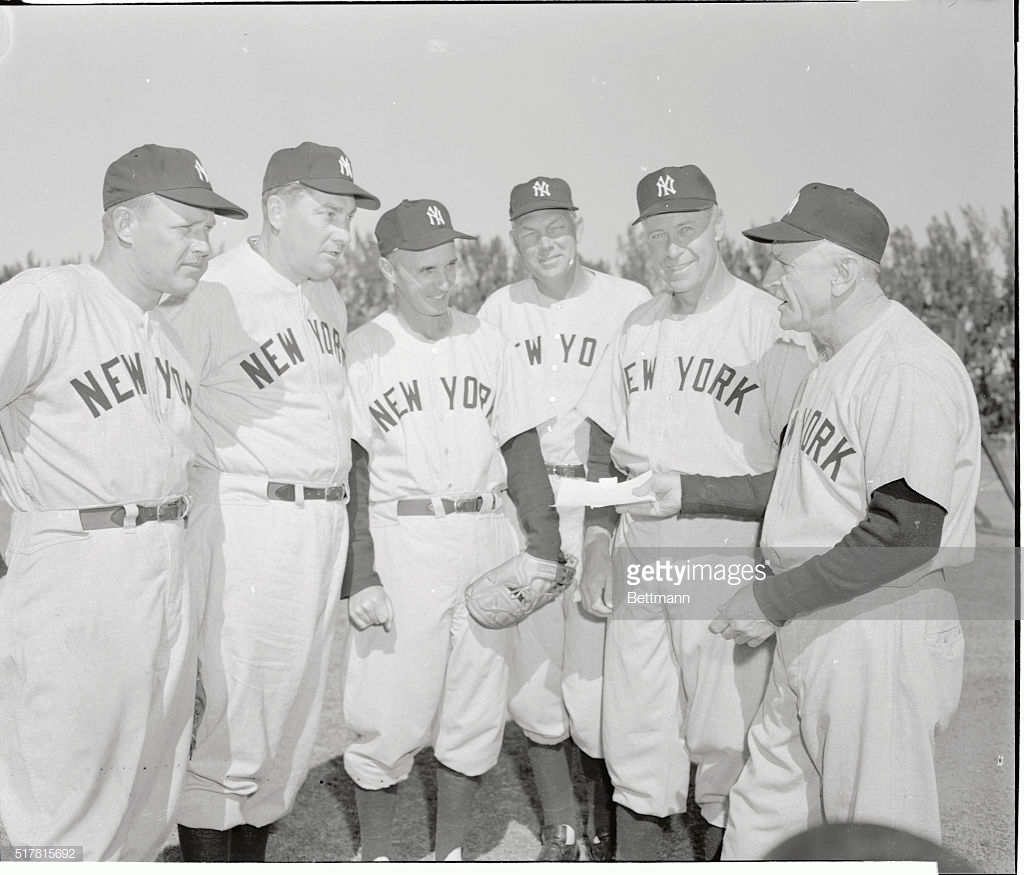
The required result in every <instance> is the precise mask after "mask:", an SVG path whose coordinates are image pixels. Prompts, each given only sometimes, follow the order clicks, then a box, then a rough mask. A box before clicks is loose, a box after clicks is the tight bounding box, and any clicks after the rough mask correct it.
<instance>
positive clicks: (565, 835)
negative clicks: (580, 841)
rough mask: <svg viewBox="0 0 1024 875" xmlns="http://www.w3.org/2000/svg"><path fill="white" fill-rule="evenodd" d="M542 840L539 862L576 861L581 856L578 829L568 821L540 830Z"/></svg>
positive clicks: (538, 856)
mask: <svg viewBox="0 0 1024 875" xmlns="http://www.w3.org/2000/svg"><path fill="white" fill-rule="evenodd" d="M540 841H541V849H540V853H539V854H538V855H537V862H538V863H575V862H577V861H578V860H579V858H580V849H579V847H578V846H577V845H576V830H574V829H573V828H572V827H571V826H569V825H568V824H567V823H560V824H559V825H558V826H546V827H544V828H543V829H542V830H541V831H540Z"/></svg>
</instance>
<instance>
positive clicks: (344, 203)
mask: <svg viewBox="0 0 1024 875" xmlns="http://www.w3.org/2000/svg"><path fill="white" fill-rule="evenodd" d="M275 199H276V202H275ZM267 210H268V216H270V217H271V221H272V222H273V224H274V225H275V227H276V228H277V231H278V234H279V240H280V251H281V257H282V259H283V260H284V261H285V263H286V267H287V274H286V275H287V276H288V278H289V279H291V280H292V282H296V283H298V282H302V281H303V280H306V279H313V280H323V279H327V278H328V277H330V276H332V275H333V274H334V272H335V271H336V270H337V269H338V263H339V262H340V261H341V255H342V252H344V250H345V247H346V246H347V245H348V242H349V239H350V238H351V233H350V229H351V227H352V219H353V217H354V216H355V214H356V201H355V198H353V197H352V196H351V195H343V194H326V193H325V192H322V191H317V190H316V189H315V188H309V187H308V186H302V188H301V189H300V190H296V191H293V192H292V193H291V194H289V195H287V196H283V197H280V196H277V195H271V197H270V198H269V199H268V201H267Z"/></svg>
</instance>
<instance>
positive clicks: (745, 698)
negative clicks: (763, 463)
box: [603, 521, 772, 826]
mask: <svg viewBox="0 0 1024 875" xmlns="http://www.w3.org/2000/svg"><path fill="white" fill-rule="evenodd" d="M626 527H628V529H629V531H630V532H631V535H632V536H637V541H640V542H645V543H646V544H647V545H648V546H647V547H645V548H643V549H635V548H634V547H633V546H631V544H630V543H627V539H626V537H624V535H623V529H624V526H620V530H619V533H618V534H617V537H616V539H615V542H614V550H615V562H614V568H615V569H616V570H615V574H616V576H617V577H618V578H621V577H623V576H624V575H622V574H621V569H623V568H625V567H626V566H627V565H630V564H632V563H637V564H643V563H644V562H645V561H649V560H650V557H651V555H652V553H651V552H650V548H651V547H656V545H657V542H658V541H659V540H664V541H665V543H668V544H671V543H672V537H673V531H674V529H675V527H674V524H673V522H672V521H667V522H657V523H653V524H652V523H641V524H639V525H638V524H636V523H632V524H630V523H627V524H626ZM700 559H701V561H702V562H707V563H710V564H712V565H716V564H722V563H725V564H726V565H728V564H731V563H735V562H736V561H737V558H736V557H735V556H722V557H716V556H702V557H700ZM746 561H747V562H748V563H749V562H753V561H754V560H752V559H749V558H748V559H747V560H746ZM619 582H620V581H618V580H617V588H616V604H615V609H614V611H613V613H612V615H611V617H609V619H608V628H607V642H606V646H605V662H604V717H603V731H604V735H603V738H604V749H605V759H606V762H607V764H608V772H609V774H610V775H611V779H612V783H613V785H614V786H615V794H614V797H613V798H614V799H615V801H616V802H619V803H620V804H622V805H625V806H626V807H627V808H629V809H631V810H632V811H634V812H636V813H637V814H647V815H653V816H657V817H665V816H668V815H670V814H676V813H680V812H684V811H686V799H687V793H688V790H689V783H690V763H691V762H692V763H694V764H696V766H697V771H696V778H695V785H694V798H695V799H696V801H697V804H698V805H700V808H701V814H702V815H703V817H704V819H705V820H707V821H708V822H709V823H711V824H714V825H715V826H725V818H726V810H727V800H728V796H729V791H730V790H731V789H732V786H733V784H734V783H735V781H736V779H737V778H738V777H739V774H740V772H741V771H742V769H743V766H744V763H745V762H746V742H745V738H746V734H747V729H748V728H749V726H750V724H751V721H752V720H753V719H754V715H755V714H756V712H757V709H758V707H759V706H760V704H761V700H762V698H763V696H764V690H765V685H766V684H767V680H768V672H769V668H770V665H771V649H772V645H771V644H770V643H767V644H763V645H761V646H760V647H755V648H750V647H747V646H746V645H740V646H736V645H734V643H733V642H732V641H727V640H726V639H724V638H722V637H721V636H720V635H714V634H712V633H711V632H709V631H708V628H707V627H708V623H710V622H711V620H712V618H713V617H714V616H715V610H716V606H717V605H718V604H720V603H722V602H724V601H726V600H727V599H728V598H729V596H731V595H732V592H733V590H732V589H731V588H730V587H729V586H727V585H726V584H723V583H722V582H716V581H713V580H712V581H703V582H700V583H697V582H690V583H688V584H687V586H686V588H685V591H686V593H687V594H688V595H689V596H690V597H691V598H692V602H691V603H688V604H664V603H651V604H648V603H642V602H641V603H629V602H627V600H626V597H627V594H626V592H624V591H623V590H624V589H625V587H624V586H619V585H618V583H619ZM638 591H643V588H641V589H640V590H638ZM659 591H661V592H669V593H673V594H674V593H676V592H678V591H680V590H679V589H677V588H676V587H674V586H672V585H671V584H669V585H668V586H667V587H663V588H662V589H661V590H659Z"/></svg>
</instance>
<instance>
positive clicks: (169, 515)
mask: <svg viewBox="0 0 1024 875" xmlns="http://www.w3.org/2000/svg"><path fill="white" fill-rule="evenodd" d="M188 505H189V500H188V497H187V496H178V497H177V498H169V499H167V500H165V501H161V502H160V503H159V504H157V505H156V516H155V519H156V521H157V522H158V523H163V522H167V521H169V520H177V519H181V518H183V517H186V516H188Z"/></svg>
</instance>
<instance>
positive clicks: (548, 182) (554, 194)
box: [508, 176, 577, 222]
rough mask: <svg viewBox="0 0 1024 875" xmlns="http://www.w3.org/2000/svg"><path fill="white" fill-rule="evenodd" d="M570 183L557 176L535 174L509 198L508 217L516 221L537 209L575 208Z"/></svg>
mask: <svg viewBox="0 0 1024 875" xmlns="http://www.w3.org/2000/svg"><path fill="white" fill-rule="evenodd" d="M575 209H577V207H576V205H575V204H574V203H573V202H572V191H571V189H570V188H569V183H568V182H566V181H565V180H564V179H559V178H558V177H556V176H535V177H534V178H533V179H531V180H530V181H529V182H520V183H519V185H517V186H515V187H514V188H513V189H512V194H511V196H510V197H509V199H508V217H509V219H510V220H511V221H513V222H514V221H515V220H516V219H518V218H519V217H520V216H525V215H526V214H527V213H535V212H537V210H575Z"/></svg>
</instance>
